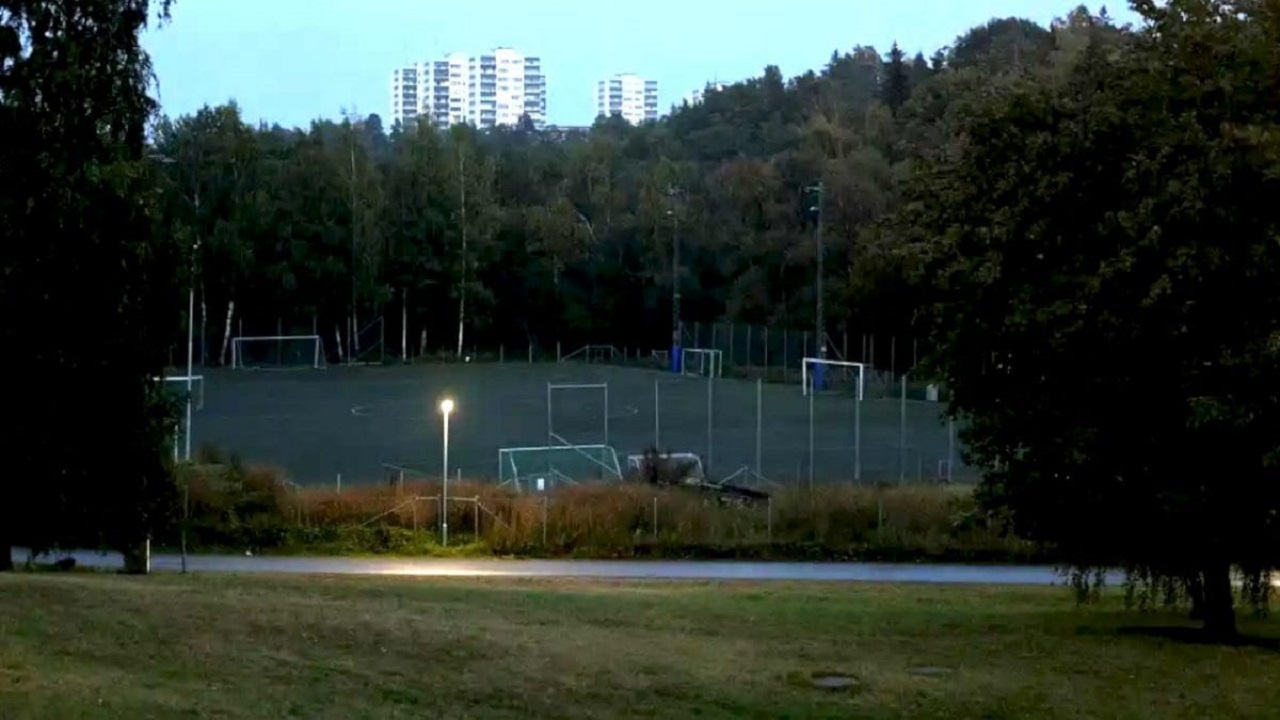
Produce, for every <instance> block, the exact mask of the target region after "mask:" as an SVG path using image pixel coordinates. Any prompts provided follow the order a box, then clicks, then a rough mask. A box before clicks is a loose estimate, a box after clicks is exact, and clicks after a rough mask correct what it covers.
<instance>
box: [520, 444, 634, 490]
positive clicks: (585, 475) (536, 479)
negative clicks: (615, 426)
mask: <svg viewBox="0 0 1280 720" xmlns="http://www.w3.org/2000/svg"><path fill="white" fill-rule="evenodd" d="M621 479H622V468H621V467H620V466H619V465H618V453H617V452H616V451H615V450H614V449H613V448H612V447H609V446H608V445H561V446H557V447H522V448H502V449H500V450H498V480H499V482H500V484H501V485H511V486H512V487H513V488H515V489H516V490H517V491H524V490H535V491H545V490H550V489H552V488H553V487H557V486H560V485H580V484H582V483H587V482H601V481H618V480H621Z"/></svg>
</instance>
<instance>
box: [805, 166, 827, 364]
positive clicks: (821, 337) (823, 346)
mask: <svg viewBox="0 0 1280 720" xmlns="http://www.w3.org/2000/svg"><path fill="white" fill-rule="evenodd" d="M808 190H809V191H811V192H815V193H817V195H818V202H817V204H816V205H814V206H813V207H811V208H810V209H811V210H812V211H813V212H815V213H816V214H817V219H818V228H817V232H815V233H814V243H815V245H816V246H817V247H816V250H815V252H816V254H817V259H818V262H817V265H818V267H817V274H818V277H817V282H816V283H815V293H816V294H817V299H816V305H817V307H816V308H815V309H814V329H815V334H814V338H815V340H816V342H817V343H818V359H819V360H825V359H826V358H827V343H826V339H825V338H826V336H825V334H824V333H825V329H826V318H825V317H824V315H825V312H824V311H825V309H826V308H825V307H824V305H823V295H824V291H823V275H825V274H826V273H825V271H824V267H823V262H824V257H823V256H824V255H826V252H825V250H826V248H825V245H824V243H823V239H822V206H823V201H824V199H825V195H826V186H825V185H823V184H822V182H819V183H818V184H817V185H814V186H813V187H810V188H808Z"/></svg>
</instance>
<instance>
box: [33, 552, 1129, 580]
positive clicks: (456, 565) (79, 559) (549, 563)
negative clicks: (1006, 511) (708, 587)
mask: <svg viewBox="0 0 1280 720" xmlns="http://www.w3.org/2000/svg"><path fill="white" fill-rule="evenodd" d="M72 556H73V557H75V559H76V564H77V565H78V566H80V567H92V568H106V569H111V568H119V567H120V566H121V564H122V563H121V558H120V556H119V555H117V554H113V553H107V554H99V553H94V552H85V551H81V552H75V553H72ZM13 557H14V562H25V561H26V558H27V553H26V551H25V550H21V549H19V550H15V551H14V556H13ZM151 567H152V570H154V571H157V572H177V571H179V570H180V569H181V559H180V558H179V557H178V556H177V555H156V556H154V557H153V558H152V565H151ZM187 567H188V569H189V570H190V571H191V572H220V573H221V572H225V573H285V574H322V575H407V576H419V577H524V578H536V577H561V578H596V579H616V580H627V579H630V580H642V579H648V580H755V581H843V582H877V583H879V582H887V583H939V584H951V585H974V584H978V585H1053V584H1062V582H1063V577H1062V576H1061V575H1060V574H1058V573H1057V571H1055V570H1054V568H1052V567H1045V566H1011V565H930V564H918V565H917V564H893V563H796V562H702V561H629V560H453V559H436V558H431V559H420V560H416V559H409V558H403V559H384V558H375V559H365V558H301V557H251V556H241V555H192V556H191V557H189V558H188V564H187ZM1121 580H1122V578H1121V577H1120V576H1119V575H1115V576H1114V577H1111V578H1108V582H1115V583H1118V582H1120V581H1121Z"/></svg>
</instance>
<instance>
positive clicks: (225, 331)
mask: <svg viewBox="0 0 1280 720" xmlns="http://www.w3.org/2000/svg"><path fill="white" fill-rule="evenodd" d="M235 313H236V301H235V300H228V301H227V322H226V324H225V325H224V326H223V328H222V351H221V352H219V353H218V362H219V363H220V364H222V365H226V364H227V348H229V347H231V318H232V317H233V316H235Z"/></svg>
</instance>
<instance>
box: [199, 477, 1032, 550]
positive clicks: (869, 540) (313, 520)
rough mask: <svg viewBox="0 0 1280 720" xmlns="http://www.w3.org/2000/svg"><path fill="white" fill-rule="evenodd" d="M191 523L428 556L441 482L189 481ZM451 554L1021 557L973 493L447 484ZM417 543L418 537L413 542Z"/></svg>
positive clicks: (283, 539) (216, 530)
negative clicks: (725, 493) (469, 548)
mask: <svg viewBox="0 0 1280 720" xmlns="http://www.w3.org/2000/svg"><path fill="white" fill-rule="evenodd" d="M191 493H192V518H193V520H192V526H193V528H195V531H196V532H195V534H196V536H197V539H198V541H202V542H204V543H205V544H209V545H219V546H235V545H240V544H245V545H254V546H257V547H260V548H270V547H288V546H294V549H307V548H306V546H308V545H319V546H323V547H325V548H327V549H329V550H331V551H334V550H336V551H340V552H342V551H352V552H360V551H404V552H426V551H430V548H429V547H427V546H430V545H434V543H435V540H436V538H437V535H438V531H439V529H440V519H441V505H442V501H441V495H442V493H441V487H440V484H439V483H438V482H436V483H429V482H415V481H409V482H405V483H403V484H396V485H365V486H360V487H355V488H349V489H345V490H343V491H341V492H339V491H336V490H334V489H332V488H326V489H320V488H287V487H285V485H284V484H283V483H282V482H280V480H279V475H278V473H275V472H273V471H271V470H269V469H263V468H248V469H237V468H229V467H227V466H204V467H201V468H197V469H196V470H195V471H194V472H193V473H192V485H191ZM448 524H449V536H450V540H451V542H452V543H453V544H455V545H457V544H469V545H473V546H474V548H475V549H480V550H483V551H487V552H492V553H495V554H500V555H527V556H576V557H637V556H640V557H643V556H663V557H674V556H686V557H693V556H698V557H762V558H768V557H777V558H811V559H834V558H866V559H898V560H905V559H936V560H943V559H945V560H1028V559H1033V558H1034V555H1035V551H1034V549H1033V548H1032V547H1031V546H1030V545H1028V544H1027V543H1025V542H1023V541H1021V540H1018V539H1017V538H1011V537H1008V536H1007V535H1006V534H1005V533H1004V532H1003V531H1002V527H1001V524H1000V523H998V522H996V521H995V520H994V519H993V518H991V517H989V516H988V515H987V514H986V513H984V512H982V511H981V510H980V509H979V508H978V507H977V505H976V503H975V501H974V499H973V497H972V494H971V493H969V492H966V491H963V490H957V489H951V488H944V487H911V488H874V487H831V486H828V487H822V488H817V489H814V490H812V491H810V490H808V489H782V490H778V491H775V492H774V493H773V494H772V497H771V498H770V499H769V500H767V501H756V502H753V503H749V504H736V503H728V502H724V501H721V500H720V499H719V498H717V497H716V496H714V495H711V494H708V493H705V492H699V491H697V490H693V489H690V488H683V487H667V488H660V487H655V486H652V485H647V484H642V483H623V484H612V485H603V484H601V485H582V486H575V487H567V488H560V489H557V490H555V491H552V492H547V493H517V492H514V491H513V490H510V489H508V488H500V487H495V486H494V485H492V484H488V483H476V482H465V481H464V482H460V483H458V482H453V483H450V484H449V508H448ZM413 538H417V540H416V541H414V540H413Z"/></svg>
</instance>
